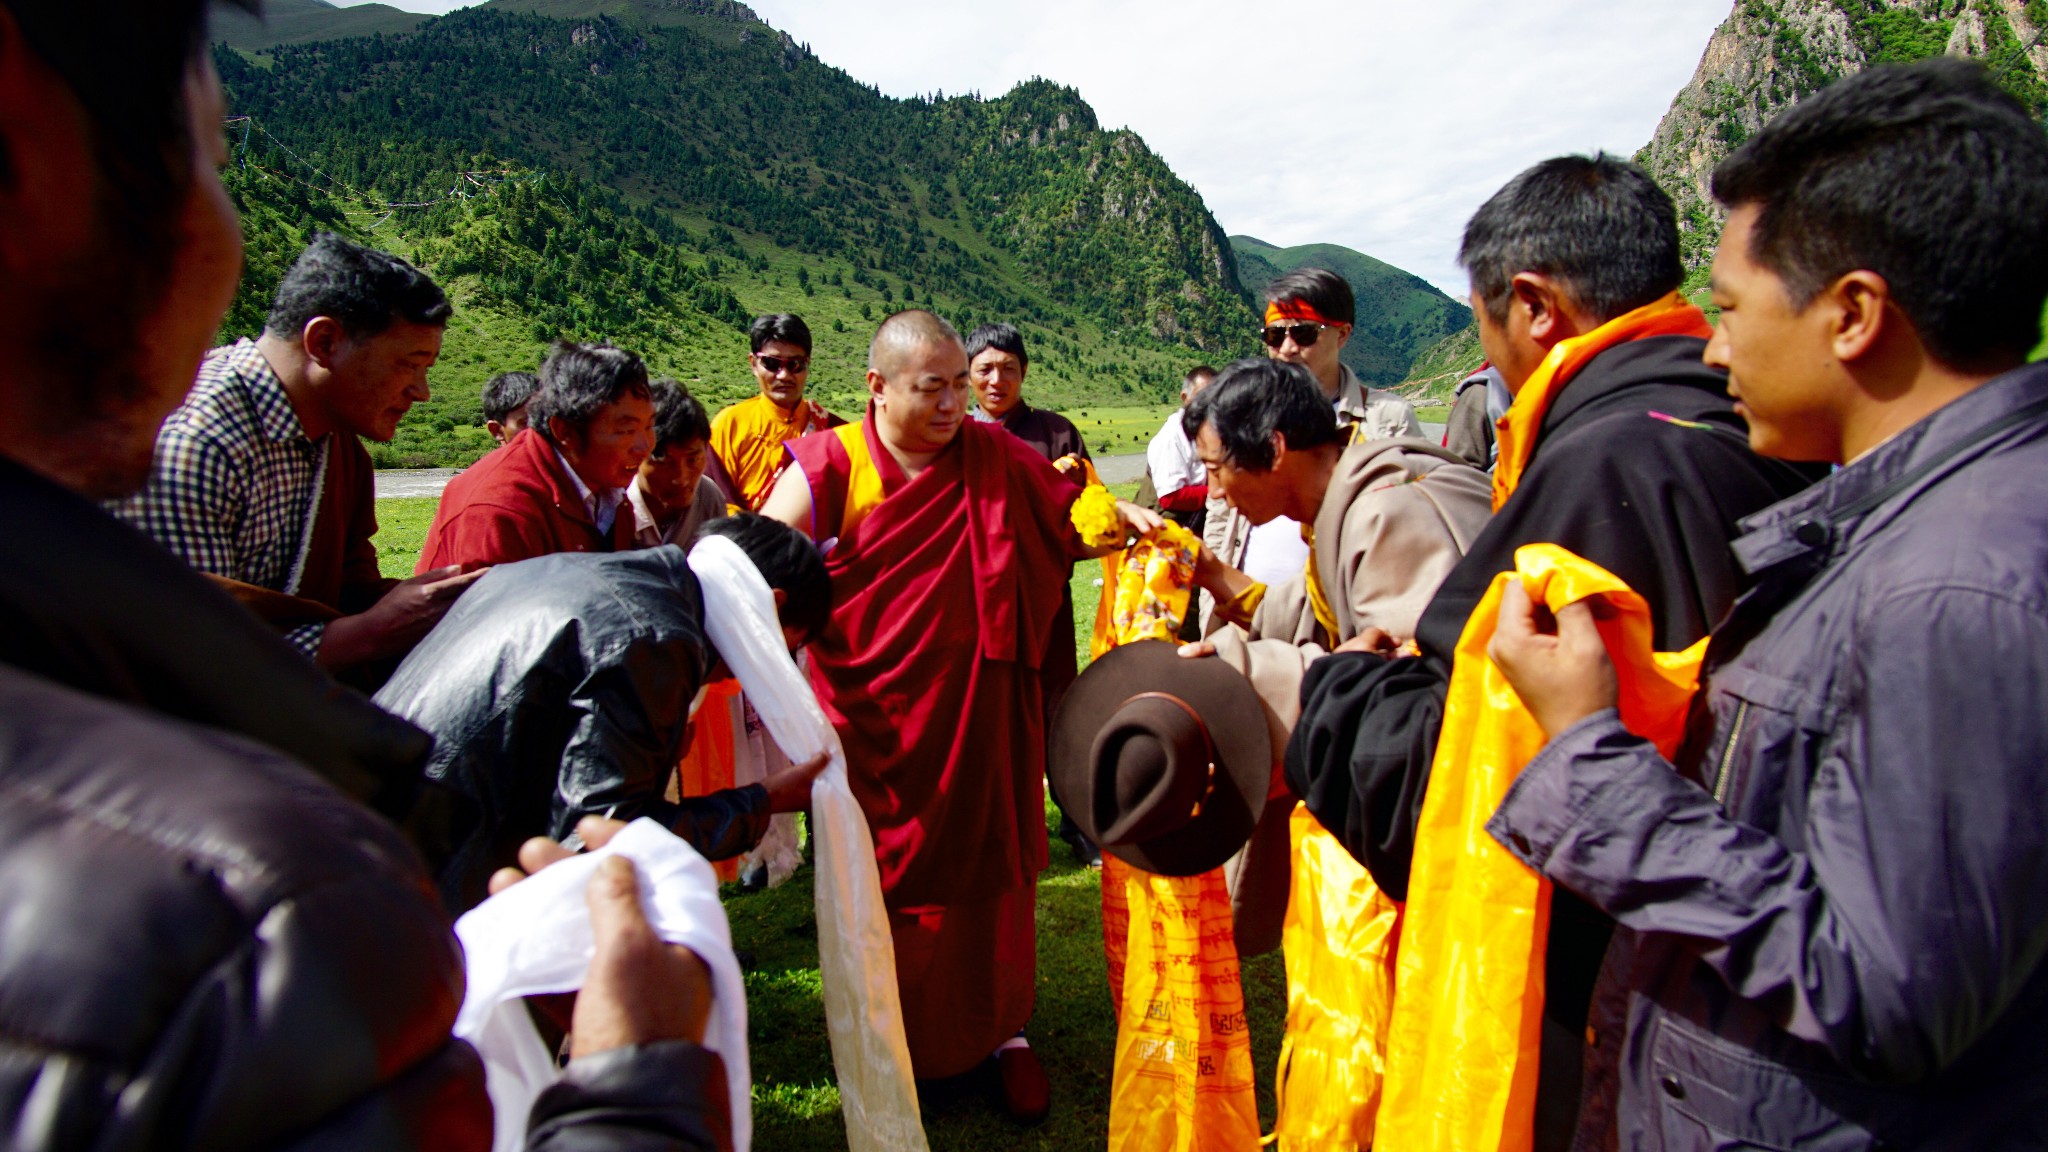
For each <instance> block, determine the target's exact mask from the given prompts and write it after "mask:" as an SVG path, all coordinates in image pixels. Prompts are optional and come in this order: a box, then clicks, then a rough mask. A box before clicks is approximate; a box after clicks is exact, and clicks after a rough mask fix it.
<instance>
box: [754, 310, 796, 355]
mask: <svg viewBox="0 0 2048 1152" xmlns="http://www.w3.org/2000/svg"><path fill="white" fill-rule="evenodd" d="M747 339H748V340H750V341H751V342H752V343H753V345H754V351H756V352H759V351H760V350H761V349H763V348H766V347H767V346H768V342H769V341H770V340H774V341H777V342H779V343H783V344H794V345H796V346H797V347H799V348H801V349H803V350H804V355H806V356H809V355H810V354H811V326H810V325H808V324H806V323H804V318H803V317H801V316H798V315H795V314H793V313H789V312H777V313H775V314H774V315H771V316H756V317H754V323H753V326H752V327H750V328H748V329H747Z"/></svg>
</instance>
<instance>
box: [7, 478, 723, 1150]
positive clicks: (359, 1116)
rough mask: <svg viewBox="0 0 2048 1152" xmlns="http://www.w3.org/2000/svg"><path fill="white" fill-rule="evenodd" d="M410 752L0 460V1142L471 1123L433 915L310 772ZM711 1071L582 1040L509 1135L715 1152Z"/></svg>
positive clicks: (254, 627) (458, 1129) (314, 674)
mask: <svg viewBox="0 0 2048 1152" xmlns="http://www.w3.org/2000/svg"><path fill="white" fill-rule="evenodd" d="M30 671H33V672H34V673H35V674H33V675H31V674H30ZM184 721H193V723H186V722H184ZM202 725H205V726H202ZM230 732H234V733H238V734H230ZM252 738H253V739H252ZM258 740H260V741H262V743H257V742H256V741H258ZM426 747H427V741H426V737H425V736H424V735H423V734H421V733H420V732H419V731H418V730H417V729H414V728H413V727H411V726H410V725H407V724H404V723H402V722H400V721H397V720H394V719H392V718H391V717H388V716H385V715H383V714H382V713H380V712H378V711H377V710H376V709H375V708H373V707H371V706H370V705H369V704H368V703H367V702H365V701H363V700H362V699H361V698H360V697H356V696H354V695H353V694H351V693H348V692H347V691H346V690H344V689H340V688H337V687H335V686H334V685H333V684H332V682H331V681H328V680H327V678H326V677H325V676H324V675H322V674H320V673H319V671H318V669H316V668H314V667H313V666H312V665H311V664H309V663H308V662H306V661H305V660H304V659H303V658H302V657H300V656H299V655H298V654H297V653H295V652H293V651H292V650H291V649H290V648H289V647H287V646H286V645H285V644H284V642H283V641H282V640H281V639H280V638H279V637H278V636H277V635H275V634H274V633H272V632H271V631H269V630H268V629H267V628H265V627H263V625H262V624H260V623H259V622H257V621H256V620H255V618H254V617H253V616H251V615H249V614H247V613H246V612H244V611H243V610H242V609H241V608H240V607H239V606H238V605H236V604H235V603H234V602H233V601H232V600H229V599H228V598H227V597H226V596H225V595H224V594H222V593H220V592H219V591H217V590H216V589H215V588H214V587H213V586H212V585H210V584H208V583H207V582H206V581H205V580H204V579H203V578H201V577H200V576H198V575H197V574H196V573H194V572H192V571H191V570H190V569H189V568H187V567H185V566H184V565H183V564H182V563H180V562H178V561H177V560H176V559H175V558H174V557H172V556H171V555H170V554H169V553H167V552H164V551H163V550H162V549H161V548H160V547H158V546H157V545H156V544H155V543H154V542H152V541H150V540H148V539H147V538H145V537H143V536H141V535H140V534H139V533H136V532H134V531H133V530H132V529H129V528H128V527H126V526H125V525H122V524H120V523H118V522H116V521H115V520H113V519H112V518H111V517H109V516H108V515H107V514H106V513H105V512H103V511H101V510H100V509H99V508H98V507H97V506H95V505H93V504H91V503H90V502H88V501H85V500H83V499H80V498H79V497H77V496H75V495H73V494H72V493H70V492H67V491H65V490H64V489H62V488H59V487H57V486H55V485H53V484H51V483H49V482H48V481H46V480H43V479H42V478H40V477H38V476H35V475H33V474H32V473H29V472H27V471H25V470H23V469H21V468H20V467H18V466H16V465H14V464H12V463H9V462H7V461H5V460H0V1132H5V1133H6V1136H5V1137H4V1140H0V1143H5V1144H6V1146H8V1147H10V1148H23V1149H63V1148H89V1147H91V1148H209V1149H228V1148H237V1149H239V1148H258V1147H263V1148H292V1149H307V1148H315V1147H318V1148H388V1149H400V1150H404V1149H413V1148H419V1149H435V1150H440V1149H451V1150H457V1152H460V1150H465V1149H478V1150H482V1149H487V1148H489V1147H490V1142H491V1141H490V1137H491V1115H490V1105H489V1102H488V1101H487V1100H486V1099H485V1097H484V1092H483V1074H482V1069H481V1067H480V1066H479V1064H478V1061H477V1059H476V1056H475V1054H474V1053H473V1052H472V1051H471V1050H470V1048H469V1047H468V1045H466V1044H463V1043H461V1042H460V1041H457V1040H455V1039H453V1037H452V1036H451V1035H450V1032H449V1029H450V1026H451V1025H452V1023H453V1021H454V1018H455V1011H456V1008H457V1006H458V1005H459V1004H460V1002H461V999H462V987H463V983H462V964H461V957H460V953H459V951H458V948H457V945H456V942H455V938H454V934H453V933H452V932H451V931H450V930H449V924H448V919H447V916H446V913H445V912H443V911H442V909H441V908H440V906H439V904H438V902H437V901H436V900H435V898H434V895H433V892H432V888H431V885H430V882H429V880H428V878H427V877H428V874H427V872H426V870H425V868H424V867H423V866H422V864H421V861H420V859H419V856H418V854H416V853H415V852H414V851H413V848H412V847H411V846H409V845H408V844H407V842H406V840H405V838H404V837H402V836H400V835H399V834H398V832H397V831H396V830H394V829H393V828H392V827H391V826H390V825H389V824H387V823H386V822H385V821H384V820H382V819H379V818H378V817H377V816H376V815H374V814H372V813H371V812H370V811H369V810H368V809H366V808H364V807H362V806H360V805H358V804H356V803H353V802H351V801H350V800H349V799H348V797H347V796H345V795H343V794H342V793H341V792H337V791H335V789H334V788H331V787H329V786H328V783H323V782H322V779H321V777H325V778H326V780H327V781H328V782H331V783H334V784H337V785H340V786H341V787H342V789H343V790H344V791H346V792H348V793H350V794H353V795H355V796H358V797H360V798H366V799H379V800H382V801H384V802H386V803H388V804H391V805H394V806H396V807H398V808H400V809H401V810H405V811H410V810H412V808H411V805H410V804H409V803H408V802H407V796H408V794H409V793H411V792H414V791H416V789H415V788H413V787H411V786H412V785H413V784H414V782H415V781H416V780H417V776H416V772H417V769H416V768H415V765H416V764H417V762H418V760H419V758H420V757H421V756H422V755H423V754H424V753H425V751H426ZM278 749H283V750H285V751H287V752H289V753H291V756H290V757H287V756H285V755H282V754H280V752H279V751H278ZM295 759H296V760H299V761H301V762H303V763H306V764H310V765H311V766H313V767H314V768H315V769H316V770H317V772H318V775H317V776H316V775H315V774H314V773H309V772H307V771H306V770H305V768H303V767H300V766H299V764H298V763H294V762H293V761H294V760H295ZM723 1084H724V1080H723V1071H722V1068H721V1067H720V1065H719V1063H718V1061H717V1058H716V1057H715V1056H713V1055H711V1054H710V1053H707V1052H705V1051H704V1050H703V1049H701V1048H698V1047H697V1046H695V1045H691V1044H685V1043H680V1042H677V1043H670V1044H660V1045H654V1046H650V1047H648V1048H644V1049H628V1050H620V1051H617V1052H612V1053H606V1054H604V1055H601V1056H598V1057H592V1058H590V1059H588V1060H585V1061H579V1062H577V1063H576V1064H575V1065H572V1066H571V1069H570V1073H569V1075H568V1076H567V1077H566V1078H565V1079H564V1081H563V1082H562V1083H561V1084H558V1085H557V1086H556V1087H554V1088H553V1089H550V1090H549V1091H548V1092H547V1093H545V1094H543V1096H542V1098H541V1099H540V1100H539V1101H538V1102H537V1103H536V1105H535V1109H534V1112H533V1115H532V1127H531V1129H530V1131H529V1134H528V1144H529V1147H532V1148H537V1149H539V1148H545V1149H551V1150H552V1149H564V1150H576V1152H581V1150H584V1149H590V1150H597V1149H621V1150H626V1149H640V1148H650V1149H651V1148H684V1149H698V1148H706V1149H708V1148H721V1147H725V1146H726V1145H727V1143H728V1140H727V1138H726V1137H725V1132H726V1129H727V1125H726V1119H725V1117H724V1113H723V1106H722V1102H723V1100H724V1099H725V1092H724V1088H723Z"/></svg>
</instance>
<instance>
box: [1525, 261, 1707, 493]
mask: <svg viewBox="0 0 2048 1152" xmlns="http://www.w3.org/2000/svg"><path fill="white" fill-rule="evenodd" d="M1713 334H1714V329H1713V327H1712V326H1711V325H1709V324H1708V323H1707V316H1706V313H1704V312H1701V311H1700V310H1699V308H1698V307H1696V306H1694V305H1693V304H1691V303H1690V302H1688V301H1687V300H1686V299H1685V297H1683V296H1680V295H1679V294H1678V293H1676V292H1673V293H1672V294H1671V295H1669V296H1666V297H1664V298H1663V299H1662V300H1659V301H1657V302H1656V303H1654V304H1645V305H1643V306H1642V307H1641V308H1638V309H1636V310H1635V311H1633V312H1624V313H1622V314H1621V315H1619V316H1616V317H1615V318H1614V319H1612V320H1609V321H1608V322H1607V323H1605V324H1602V325H1601V326H1600V327H1598V328H1595V329H1593V330H1592V331H1591V332H1588V333H1586V334H1585V335H1584V336H1574V337H1572V338H1571V339H1569V340H1560V341H1558V342H1557V344H1556V346H1555V347H1553V348H1551V350H1550V354H1549V355H1548V356H1545V357H1544V358H1543V363H1541V364H1539V365H1537V366H1536V371H1534V372H1532V373H1530V374H1529V379H1528V380H1526V381H1524V382H1523V384H1522V388H1521V391H1519V392H1517V393H1515V402H1514V404H1513V405H1512V406H1510V407H1509V408H1508V410H1507V413H1506V414H1505V415H1503V416H1502V417H1501V418H1500V422H1499V423H1498V424H1496V425H1495V426H1494V427H1495V429H1496V431H1497V433H1498V436H1497V440H1498V443H1499V445H1500V458H1499V460H1498V462H1496V463H1495V464H1494V466H1493V510H1494V511H1496V512H1498V511H1500V506H1501V505H1503V504H1505V503H1507V502H1508V497H1509V496H1512V495H1513V494H1514V491H1515V485H1517V484H1519V483H1521V481H1522V471H1523V470H1524V469H1525V468H1527V467H1528V466H1529V457H1530V455H1531V454H1532V453H1533V452H1534V451H1535V449H1536V430H1537V429H1538V428H1540V427H1542V426H1543V416H1544V414H1545V413H1547V412H1549V411H1550V405H1551V402H1552V401H1554V400H1556V399H1557V395H1558V393H1560V392H1562V391H1564V386H1565V385H1566V384H1569V383H1571V379H1572V377H1574V376H1576V375H1578V374H1579V370H1580V369H1581V368H1584V367H1585V366H1586V365H1587V364H1588V363H1590V362H1591V361H1592V359H1593V357H1595V356H1598V355H1599V354H1601V353H1602V352H1605V351H1607V350H1608V349H1609V348H1613V347H1615V346H1616V345H1619V344H1626V343H1628V342H1629V341H1631V340H1643V339H1646V338H1648V337H1651V336H1698V337H1700V338H1701V339H1706V338H1708V337H1711V336H1712V335H1713Z"/></svg>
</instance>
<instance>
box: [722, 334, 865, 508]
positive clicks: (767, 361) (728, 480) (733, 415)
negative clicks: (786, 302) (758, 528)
mask: <svg viewBox="0 0 2048 1152" xmlns="http://www.w3.org/2000/svg"><path fill="white" fill-rule="evenodd" d="M748 337H749V340H750V342H751V344H752V345H753V353H752V354H751V357H750V360H749V363H750V364H751V366H752V367H753V369H754V379H755V380H756V381H758V382H759V383H760V385H761V392H760V395H758V396H750V397H748V398H747V399H745V400H742V401H740V402H739V403H737V404H733V405H730V406H728V407H727V408H725V409H724V410H722V411H720V412H719V414H718V415H717V416H716V417H715V418H713V419H712V421H711V456H712V461H713V463H712V466H711V468H710V470H709V471H708V472H707V473H706V474H707V475H709V476H710V477H711V479H712V481H713V482H714V483H716V484H717V485H718V486H719V487H720V488H722V489H723V490H724V491H725V499H726V503H728V504H731V505H733V506H734V507H737V508H742V509H745V510H746V511H749V512H758V511H760V509H761V505H762V504H763V503H764V502H765V501H766V500H767V499H768V493H769V491H770V490H772V489H773V488H774V487H775V478H776V477H778V476H780V475H782V466H783V462H784V460H785V457H784V455H783V452H782V446H783V444H784V443H786V442H788V441H790V440H795V439H797V438H798V437H800V436H804V435H807V434H809V433H811V432H817V431H822V430H823V429H826V428H836V427H838V426H839V425H841V424H844V423H846V421H844V420H842V419H840V418H839V417H837V416H834V415H833V414H832V413H830V412H827V411H825V409H824V407H823V406H822V405H820V404H818V403H817V402H816V401H814V400H807V399H805V398H804V387H805V384H806V383H807V382H808V381H809V379H810V374H811V329H810V326H809V325H807V324H805V323H804V320H803V317H801V316H793V315H790V314H789V313H786V312H785V313H778V314H776V315H772V316H762V317H759V318H758V319H756V320H755V321H754V325H753V328H752V329H751V330H750V331H749V333H748Z"/></svg>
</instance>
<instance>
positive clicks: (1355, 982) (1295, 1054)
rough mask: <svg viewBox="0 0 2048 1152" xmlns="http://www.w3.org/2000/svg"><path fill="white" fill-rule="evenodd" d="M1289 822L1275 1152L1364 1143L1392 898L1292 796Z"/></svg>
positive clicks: (1395, 914) (1388, 1003)
mask: <svg viewBox="0 0 2048 1152" xmlns="http://www.w3.org/2000/svg"><path fill="white" fill-rule="evenodd" d="M1288 831H1289V833H1290V837H1289V838H1290V840H1291V842H1292V846H1293V857H1292V858H1293V865H1292V871H1293V879H1292V884H1291V888H1292V891H1291V892H1290V894H1289V896H1288V900H1287V918H1286V920H1285V921H1284V922H1283V925H1282V928H1281V947H1282V949H1283V951H1284V954H1285V957H1286V961H1287V1032H1286V1035H1285V1036H1284V1037H1283V1038H1282V1039H1281V1041H1280V1067H1279V1071H1278V1074H1277V1075H1276V1076H1275V1079H1274V1093H1275V1095H1276V1097H1277V1098H1278V1101H1279V1118H1278V1121H1277V1122H1276V1123H1275V1124H1274V1126H1273V1135H1274V1137H1275V1138H1276V1139H1277V1140H1278V1143H1279V1147H1280V1148H1281V1149H1282V1150H1283V1152H1308V1150H1311V1149H1312V1150H1315V1152H1354V1150H1356V1149H1363V1148H1370V1147H1372V1146H1373V1121H1374V1115H1375V1113H1376V1112H1377V1110H1378V1108H1379V1101H1380V1085H1381V1076H1382V1074H1383V1073H1384V1072H1385V1070H1386V1052H1387V1048H1386V1040H1387V1017H1388V1013H1389V1011H1390V1010H1391V1009H1392V1007H1393V996H1394V952H1395V940H1396V938H1397V934H1398V933H1399V931H1400V923H1401V906H1400V905H1398V904H1396V903H1394V902H1393V901H1392V900H1389V899H1388V898H1387V896H1386V894H1385V893H1383V892H1381V891H1380V890H1379V886H1378V885H1376V884H1374V883H1373V881H1372V875H1371V874H1370V873H1368V872H1367V871H1366V870H1365V867H1364V866H1363V865H1361V864H1360V863H1359V862H1358V861H1356V860H1354V859H1352V858H1351V853H1350V852H1348V851H1346V850H1345V848H1344V846H1343V844H1341V843H1339V842H1338V840H1337V838H1336V837H1335V836H1332V835H1331V834H1330V833H1329V832H1328V831H1327V830H1326V829H1324V827H1323V826H1322V825H1321V824H1319V823H1317V821H1316V818H1315V817H1314V816H1311V815H1309V811H1308V809H1307V808H1306V807H1305V806H1303V805H1300V804H1297V805H1295V807H1294V813H1293V815H1292V816H1291V817H1290V818H1289V820H1288Z"/></svg>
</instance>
